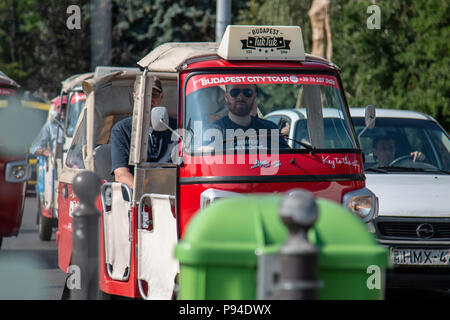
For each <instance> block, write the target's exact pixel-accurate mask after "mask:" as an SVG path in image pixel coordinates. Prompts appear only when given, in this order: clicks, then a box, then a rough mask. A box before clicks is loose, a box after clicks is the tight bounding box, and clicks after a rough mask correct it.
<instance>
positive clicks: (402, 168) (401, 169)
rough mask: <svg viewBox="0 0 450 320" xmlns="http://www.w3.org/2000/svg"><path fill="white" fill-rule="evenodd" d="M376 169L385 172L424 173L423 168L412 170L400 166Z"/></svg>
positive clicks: (412, 168)
mask: <svg viewBox="0 0 450 320" xmlns="http://www.w3.org/2000/svg"><path fill="white" fill-rule="evenodd" d="M378 169H384V170H386V171H389V170H392V171H416V172H424V171H425V169H424V168H414V167H401V166H386V167H378Z"/></svg>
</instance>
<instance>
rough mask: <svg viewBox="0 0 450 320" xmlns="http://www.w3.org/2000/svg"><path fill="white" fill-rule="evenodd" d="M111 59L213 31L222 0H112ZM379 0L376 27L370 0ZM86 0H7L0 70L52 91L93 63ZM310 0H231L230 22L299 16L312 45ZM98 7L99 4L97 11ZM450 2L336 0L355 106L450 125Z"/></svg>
mask: <svg viewBox="0 0 450 320" xmlns="http://www.w3.org/2000/svg"><path fill="white" fill-rule="evenodd" d="M111 1H112V19H113V21H112V22H113V23H112V25H113V30H112V65H116V66H131V67H132V66H136V62H137V61H138V60H139V59H141V58H142V57H143V56H145V55H146V54H147V53H148V52H150V51H151V50H152V49H154V48H155V47H156V46H158V45H160V44H162V43H164V42H168V41H214V40H215V22H216V19H215V11H216V2H215V1H209V0H179V1H173V0H152V1H150V0H111ZM373 2H375V3H376V4H377V5H378V6H379V7H380V9H381V29H379V30H377V29H374V30H370V29H368V28H367V25H366V21H367V19H368V18H369V16H370V14H368V13H367V7H368V6H369V5H372V4H373ZM89 3H90V1H89V0H2V1H1V2H0V70H2V71H3V72H5V73H6V74H8V75H9V76H11V77H12V78H13V79H15V80H16V81H18V82H19V83H20V84H21V85H22V86H23V87H25V88H28V89H29V90H31V91H41V92H43V93H47V94H48V97H53V96H55V95H56V94H57V93H58V91H59V88H60V81H61V80H64V79H65V78H67V77H69V76H70V75H73V74H75V73H82V72H87V71H89V69H90V41H91V39H90V19H91V13H90V6H89ZM311 3H312V0H302V1H299V0H243V1H239V0H233V1H232V10H233V13H232V23H234V24H259V25H300V26H302V32H303V38H304V42H305V49H306V51H308V52H310V51H311V26H310V21H309V17H308V10H309V9H310V7H311ZM69 5H79V6H80V7H81V9H82V23H81V30H69V29H68V28H67V27H66V20H67V18H68V14H67V12H66V9H67V7H68V6H69ZM94 14H95V13H94ZM449 17H450V14H449V4H448V2H446V1H441V0H427V1H425V0H385V1H373V0H332V1H331V28H332V36H333V61H334V62H335V63H336V64H338V65H339V66H340V67H341V68H342V80H343V84H344V89H345V90H346V92H347V100H348V102H349V104H350V106H352V107H362V106H365V105H367V104H374V105H375V106H377V107H379V108H398V109H411V110H418V111H422V112H424V113H427V114H430V115H432V116H434V117H435V118H436V119H437V120H438V121H439V122H440V123H441V124H442V125H443V126H444V127H445V128H446V129H447V130H448V128H449V127H450V108H449V100H450V99H449V95H450V90H449V89H448V88H449V71H450V70H449V68H450V63H449V62H450V61H449V59H450V57H449V55H448V53H449V52H450V50H449V40H448V39H449V38H450V24H449Z"/></svg>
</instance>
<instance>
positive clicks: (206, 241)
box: [175, 195, 388, 300]
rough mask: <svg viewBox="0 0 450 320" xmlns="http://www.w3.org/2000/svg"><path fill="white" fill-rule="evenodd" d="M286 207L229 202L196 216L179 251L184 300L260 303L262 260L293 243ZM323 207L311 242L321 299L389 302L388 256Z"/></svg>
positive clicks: (339, 210) (273, 202)
mask: <svg viewBox="0 0 450 320" xmlns="http://www.w3.org/2000/svg"><path fill="white" fill-rule="evenodd" d="M281 199H282V195H251V196H243V197H236V198H230V199H223V200H220V201H218V202H216V203H213V204H211V205H210V206H208V207H207V208H205V209H204V210H202V211H200V212H199V213H197V215H196V216H195V217H194V218H193V219H192V220H191V222H190V223H189V225H188V227H187V229H186V232H185V236H184V239H183V240H182V241H180V242H179V244H178V245H177V247H176V250H175V257H176V258H177V259H178V260H179V262H180V275H179V277H178V284H179V296H178V297H179V299H192V300H203V299H207V300H218V299H223V300H252V299H256V298H257V287H258V283H257V282H258V281H257V276H256V274H257V269H258V255H276V254H277V253H278V252H279V249H280V247H281V245H282V244H283V243H284V242H285V240H286V238H287V236H288V230H287V228H286V227H285V225H284V224H283V222H282V221H281V219H280V218H279V214H278V210H279V206H280V202H281ZM317 205H318V208H319V217H318V220H317V222H316V223H315V225H314V226H313V228H311V229H310V230H309V233H308V238H309V241H310V242H312V243H314V244H315V245H317V246H318V247H319V249H320V254H319V280H320V281H321V284H322V285H321V288H320V289H319V299H362V300H372V299H383V298H384V290H385V270H386V267H387V263H388V252H387V250H386V249H385V248H383V247H381V246H378V245H377V243H376V241H375V238H374V236H373V235H372V234H371V233H370V232H369V231H368V230H367V227H366V226H365V225H364V223H363V222H361V221H360V220H359V218H357V217H356V216H355V215H354V214H352V213H351V212H350V211H348V210H346V209H345V208H343V207H342V206H340V205H338V204H336V203H334V202H331V201H328V200H325V199H318V200H317ZM260 267H261V266H260Z"/></svg>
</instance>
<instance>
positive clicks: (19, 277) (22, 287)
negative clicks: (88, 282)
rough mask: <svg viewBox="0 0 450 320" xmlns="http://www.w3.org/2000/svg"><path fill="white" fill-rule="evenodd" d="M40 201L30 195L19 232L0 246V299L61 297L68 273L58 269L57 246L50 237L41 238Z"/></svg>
mask: <svg viewBox="0 0 450 320" xmlns="http://www.w3.org/2000/svg"><path fill="white" fill-rule="evenodd" d="M36 212H37V201H36V198H35V197H34V196H28V197H27V198H26V201H25V208H24V214H23V219H22V225H21V228H20V232H19V235H18V236H17V237H11V238H4V239H3V245H2V248H1V249H0V283H1V284H2V285H1V286H0V299H42V300H59V299H60V298H61V294H62V290H63V286H64V282H65V275H64V272H62V271H61V270H60V269H58V250H57V246H56V241H55V232H53V235H52V239H51V241H48V242H44V241H41V240H40V239H39V234H38V225H37V224H36Z"/></svg>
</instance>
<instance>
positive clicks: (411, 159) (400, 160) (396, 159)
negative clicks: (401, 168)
mask: <svg viewBox="0 0 450 320" xmlns="http://www.w3.org/2000/svg"><path fill="white" fill-rule="evenodd" d="M413 159H414V158H413V156H412V155H410V154H407V155H406V156H400V157H397V158H395V159H394V160H392V161H391V163H389V166H390V167H395V166H396V165H398V164H399V163H401V162H403V161H405V160H409V161H411V162H412V161H413Z"/></svg>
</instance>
